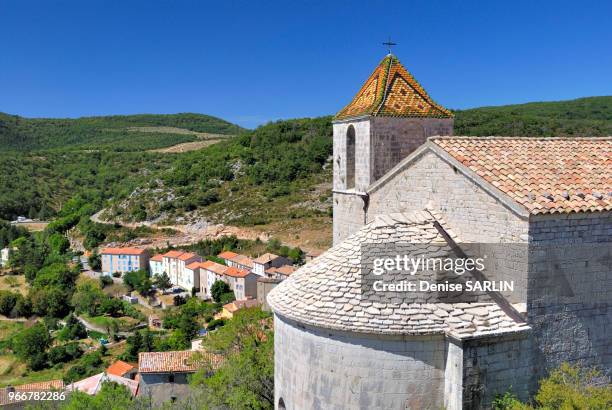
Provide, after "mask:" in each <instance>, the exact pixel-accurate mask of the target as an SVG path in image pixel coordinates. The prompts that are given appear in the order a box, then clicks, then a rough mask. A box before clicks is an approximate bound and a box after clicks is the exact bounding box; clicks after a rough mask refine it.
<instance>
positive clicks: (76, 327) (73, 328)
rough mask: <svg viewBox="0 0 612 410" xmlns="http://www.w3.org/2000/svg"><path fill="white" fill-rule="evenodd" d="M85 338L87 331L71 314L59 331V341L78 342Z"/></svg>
mask: <svg viewBox="0 0 612 410" xmlns="http://www.w3.org/2000/svg"><path fill="white" fill-rule="evenodd" d="M86 337H87V329H85V326H83V324H82V323H81V321H80V320H78V319H77V318H76V317H75V316H74V315H73V314H72V313H71V314H69V315H68V317H67V318H66V324H65V325H64V327H63V329H62V330H60V331H59V333H58V335H57V338H58V339H59V340H79V339H84V338H86Z"/></svg>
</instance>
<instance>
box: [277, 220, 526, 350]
mask: <svg viewBox="0 0 612 410" xmlns="http://www.w3.org/2000/svg"><path fill="white" fill-rule="evenodd" d="M435 223H436V219H435V218H434V217H433V216H432V214H430V213H429V212H426V211H423V212H415V213H412V214H392V215H387V216H383V217H378V218H376V219H375V220H374V221H372V222H371V223H369V224H367V225H366V226H365V227H363V228H362V229H360V230H359V231H358V232H357V233H355V234H354V235H352V236H350V237H349V238H347V239H346V240H345V241H343V242H341V243H340V244H338V245H336V246H334V247H333V248H331V249H330V250H329V251H327V252H325V253H324V254H322V255H321V256H320V257H318V258H317V259H316V260H314V261H312V262H310V263H308V264H306V265H305V266H304V267H302V268H300V269H298V270H297V271H296V272H295V273H294V274H293V275H291V276H290V277H289V278H288V279H286V280H285V281H283V282H282V283H280V284H279V285H278V286H276V287H275V288H274V289H273V290H272V291H271V292H270V294H269V295H268V303H269V304H270V306H271V307H272V309H273V311H274V313H275V314H277V315H281V316H283V317H286V318H289V319H293V320H296V321H298V322H300V323H304V324H309V325H312V326H317V327H322V328H329V329H335V330H341V331H350V332H357V333H373V334H390V335H426V334H448V335H451V336H453V337H456V338H467V337H475V336H480V335H487V334H491V335H495V334H502V333H506V332H517V331H523V330H527V329H528V326H527V325H526V324H525V323H524V322H522V321H517V320H515V319H513V318H512V317H511V316H510V314H511V312H509V313H507V312H505V311H504V309H502V307H500V306H499V305H498V304H497V303H496V302H495V301H494V300H493V299H492V298H487V297H486V296H487V295H485V298H483V299H479V300H484V301H483V302H480V301H479V302H478V303H405V302H401V301H393V300H392V299H387V300H385V301H384V302H381V303H376V302H372V301H371V300H370V299H368V298H366V297H364V296H363V294H362V288H361V284H362V277H361V256H362V255H361V252H362V251H361V245H362V244H365V243H368V244H372V243H374V244H377V245H379V246H382V247H385V246H386V245H391V244H396V243H407V244H416V245H418V246H421V245H423V244H430V245H435V247H436V249H448V252H452V250H451V247H450V245H449V244H448V243H447V239H445V237H444V236H443V235H442V234H441V233H440V231H439V230H438V229H437V228H436V225H435ZM446 233H447V234H448V235H450V237H453V236H454V234H453V233H452V231H451V230H448V229H447V230H446Z"/></svg>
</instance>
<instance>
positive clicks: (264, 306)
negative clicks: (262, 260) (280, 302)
mask: <svg viewBox="0 0 612 410" xmlns="http://www.w3.org/2000/svg"><path fill="white" fill-rule="evenodd" d="M282 281H283V280H282V279H276V278H266V277H261V276H259V277H257V304H258V305H259V306H261V310H264V311H266V312H269V311H270V305H269V304H268V294H269V293H270V291H271V290H272V289H274V288H275V287H276V285H278V284H279V283H281V282H282Z"/></svg>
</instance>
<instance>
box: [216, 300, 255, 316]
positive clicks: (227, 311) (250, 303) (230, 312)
mask: <svg viewBox="0 0 612 410" xmlns="http://www.w3.org/2000/svg"><path fill="white" fill-rule="evenodd" d="M257 305H258V303H257V299H244V300H235V301H233V302H230V303H228V304H226V305H223V310H222V311H221V312H220V313H219V315H218V317H219V318H222V319H231V318H233V317H234V314H235V313H236V312H237V311H239V310H240V309H244V308H250V307H255V306H257Z"/></svg>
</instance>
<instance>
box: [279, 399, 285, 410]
mask: <svg viewBox="0 0 612 410" xmlns="http://www.w3.org/2000/svg"><path fill="white" fill-rule="evenodd" d="M278 410H287V407H286V406H285V400H283V398H282V397H281V398H280V399H279V400H278Z"/></svg>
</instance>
